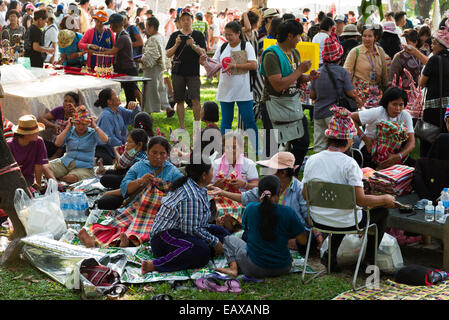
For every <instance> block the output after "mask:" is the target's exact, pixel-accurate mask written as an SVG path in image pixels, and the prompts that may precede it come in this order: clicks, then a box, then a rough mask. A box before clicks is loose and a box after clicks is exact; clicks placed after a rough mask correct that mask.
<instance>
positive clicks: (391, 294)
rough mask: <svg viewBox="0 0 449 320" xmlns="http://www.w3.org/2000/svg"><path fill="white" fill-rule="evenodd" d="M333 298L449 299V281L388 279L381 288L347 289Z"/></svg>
mask: <svg viewBox="0 0 449 320" xmlns="http://www.w3.org/2000/svg"><path fill="white" fill-rule="evenodd" d="M333 300H449V281H444V282H442V283H440V284H438V285H434V286H408V285H405V284H399V283H396V282H394V281H391V280H387V281H385V282H383V283H381V284H380V286H379V289H367V288H365V289H362V290H359V291H357V292H354V291H347V292H344V293H342V294H340V295H338V296H337V297H335V298H334V299H333Z"/></svg>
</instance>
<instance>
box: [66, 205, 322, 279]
mask: <svg viewBox="0 0 449 320" xmlns="http://www.w3.org/2000/svg"><path fill="white" fill-rule="evenodd" d="M98 213H99V214H98ZM98 213H97V215H96V218H95V220H96V223H101V222H102V223H107V221H108V220H110V219H113V216H114V211H106V210H104V211H101V213H100V212H98ZM88 220H90V222H89V221H88V222H86V224H85V227H88V226H89V225H90V224H91V223H92V220H91V219H88ZM67 243H69V244H71V245H77V246H81V242H80V240H79V238H78V237H77V236H74V237H73V238H71V239H70V241H67ZM99 251H100V252H103V253H106V254H114V253H119V252H122V250H121V248H114V247H109V248H100V249H99ZM290 253H291V256H292V260H293V261H292V269H291V271H290V272H292V273H298V272H302V270H303V266H304V258H303V257H302V256H301V255H300V254H299V253H298V252H297V251H293V250H291V251H290ZM153 258H154V257H153V254H152V252H151V247H150V245H149V244H148V243H144V244H142V245H141V246H140V247H138V248H137V251H136V253H135V254H133V255H127V260H128V263H127V265H126V269H125V272H124V273H123V275H122V278H121V281H122V282H123V283H136V284H137V283H147V282H157V281H173V280H188V279H199V278H203V277H207V276H208V275H211V274H212V273H213V272H214V269H215V268H225V267H227V265H228V264H227V262H226V259H225V258H224V257H218V258H215V259H213V260H211V261H209V263H208V265H207V266H205V267H204V268H202V269H195V270H183V271H178V272H169V273H160V272H150V273H147V274H145V275H142V273H141V262H142V261H143V260H153ZM306 273H308V274H314V273H315V271H314V270H313V269H312V268H311V267H310V266H307V269H306Z"/></svg>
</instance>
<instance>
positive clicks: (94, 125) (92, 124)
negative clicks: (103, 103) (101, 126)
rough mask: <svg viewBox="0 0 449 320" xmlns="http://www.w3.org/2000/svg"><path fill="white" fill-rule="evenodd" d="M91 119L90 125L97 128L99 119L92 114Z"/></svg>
mask: <svg viewBox="0 0 449 320" xmlns="http://www.w3.org/2000/svg"><path fill="white" fill-rule="evenodd" d="M89 119H90V126H91V127H92V128H94V129H96V128H97V120H96V119H95V118H94V117H92V116H89Z"/></svg>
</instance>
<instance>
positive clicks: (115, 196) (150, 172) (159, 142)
mask: <svg viewBox="0 0 449 320" xmlns="http://www.w3.org/2000/svg"><path fill="white" fill-rule="evenodd" d="M169 154H170V144H169V142H168V141H167V139H165V138H164V137H160V136H156V137H153V138H151V139H150V142H149V143H148V152H147V155H148V160H143V161H139V162H137V163H135V164H134V165H133V166H132V167H131V168H130V169H129V170H128V172H127V173H126V175H125V177H124V178H123V180H122V182H121V183H120V189H116V190H112V191H108V192H106V193H105V194H104V195H103V197H102V198H101V199H99V200H98V203H97V206H98V208H99V209H104V210H115V209H117V208H119V207H120V206H121V205H122V204H123V201H124V200H125V199H127V202H128V204H129V203H130V202H133V201H134V198H135V196H136V194H138V193H139V192H140V191H142V189H143V188H144V187H145V186H146V185H147V184H148V183H149V182H150V181H151V179H152V178H153V177H154V178H159V179H161V180H162V181H164V182H165V181H168V182H173V181H175V180H176V179H178V178H180V177H181V176H182V174H181V172H180V171H179V170H178V168H176V167H175V166H174V165H173V164H172V163H171V162H170V161H168V155H169Z"/></svg>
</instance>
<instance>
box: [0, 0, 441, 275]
mask: <svg viewBox="0 0 449 320" xmlns="http://www.w3.org/2000/svg"><path fill="white" fill-rule="evenodd" d="M0 1H1V0H0ZM21 6H22V5H21V3H20V2H17V1H15V0H13V1H12V2H11V3H9V4H8V8H7V10H6V16H5V20H6V21H8V23H7V24H6V22H5V24H4V25H3V29H2V38H3V39H7V37H8V36H9V37H12V36H13V35H14V34H21V35H22V36H23V38H24V41H25V44H24V50H25V56H28V57H30V60H31V65H32V66H37V67H39V66H40V67H42V65H43V63H44V62H45V61H50V63H56V64H58V63H59V64H64V65H68V66H78V67H82V66H84V65H87V66H88V67H92V68H94V67H95V66H97V65H98V61H96V59H97V57H98V56H97V55H95V53H96V52H102V53H105V54H109V55H114V56H115V57H116V59H115V65H114V69H115V71H117V72H120V73H125V74H128V75H137V74H139V70H140V71H141V72H143V74H144V75H145V76H148V77H151V78H152V79H153V81H151V82H150V83H149V84H147V86H148V87H147V88H146V90H145V96H144V97H143V96H142V93H141V92H140V90H139V88H138V86H137V85H136V84H135V83H126V84H124V85H123V90H124V91H125V95H126V103H123V102H122V101H121V99H120V93H119V92H115V91H114V90H112V89H110V88H106V89H103V90H102V91H101V92H100V93H99V95H98V99H97V101H96V102H95V105H94V106H91V107H94V108H95V107H96V108H101V109H102V111H101V113H100V116H99V117H98V118H96V117H94V116H92V115H91V113H90V112H89V110H88V109H89V108H87V107H86V106H84V105H82V104H81V101H80V97H79V95H78V94H77V93H75V92H69V93H67V94H66V95H65V96H64V100H63V102H62V106H58V107H54V108H52V109H51V111H49V112H48V113H46V114H44V115H42V116H40V117H39V118H36V116H34V115H25V116H22V117H21V118H20V119H19V120H18V123H17V125H14V124H12V123H11V122H9V121H8V120H7V119H5V118H4V119H3V128H4V136H5V138H7V141H8V145H9V147H10V150H11V153H12V154H13V156H14V158H15V160H16V161H17V163H18V164H19V165H20V167H21V170H22V174H23V176H24V177H25V179H26V181H27V183H28V185H29V186H30V188H33V189H34V190H35V191H40V190H41V189H42V188H43V184H42V177H43V176H44V177H45V178H47V179H55V180H58V181H60V182H63V183H65V184H66V185H70V184H73V183H75V182H78V181H81V180H84V179H86V178H89V177H92V176H94V175H99V176H101V180H100V182H101V183H102V184H103V186H105V188H108V191H107V192H106V193H105V194H103V196H102V197H101V198H100V199H99V200H98V202H97V206H98V208H99V209H105V210H117V213H116V215H115V218H114V221H113V222H111V223H109V224H107V225H104V224H100V223H98V224H94V225H93V226H92V227H91V228H90V229H85V228H83V229H82V230H81V231H80V233H79V238H80V240H81V241H82V243H83V244H84V245H85V246H87V247H95V246H99V245H106V246H121V247H128V246H137V245H140V244H142V243H144V242H150V244H151V248H152V251H153V254H154V256H155V259H154V260H152V261H144V262H143V263H142V273H147V272H152V271H159V272H171V271H176V270H182V269H189V268H198V267H203V266H204V265H206V264H207V263H208V261H209V260H210V259H211V258H212V257H214V256H215V255H222V254H224V255H225V257H226V258H227V260H228V262H229V268H223V269H219V271H221V272H224V273H228V274H230V275H233V276H236V275H237V274H238V273H239V272H243V273H244V274H246V275H248V276H251V277H256V278H263V277H268V276H277V275H281V274H285V273H288V272H289V271H290V268H291V265H292V261H291V258H290V254H289V251H288V250H289V249H292V248H294V249H297V250H299V251H300V252H304V251H305V245H306V244H307V239H308V235H309V234H310V233H312V234H313V237H312V241H313V244H312V248H314V249H319V248H320V247H321V245H322V243H323V241H324V235H323V234H321V233H319V232H316V231H315V230H314V229H313V228H311V227H310V225H309V222H308V220H307V206H306V194H305V191H304V188H303V185H304V183H307V182H308V181H312V180H317V179H318V180H321V181H326V182H333V183H340V184H346V185H351V186H353V187H354V188H355V194H356V199H357V204H358V205H359V206H360V207H371V208H372V207H376V208H377V209H376V210H372V212H371V214H372V220H371V221H372V222H373V221H374V222H375V223H376V224H377V226H378V233H379V234H378V243H377V244H374V243H373V241H374V240H373V239H374V238H371V237H370V239H369V240H368V243H369V246H370V247H369V250H368V252H367V255H366V261H367V262H368V264H371V263H372V262H373V259H374V257H373V253H374V250H373V248H374V246H375V245H379V243H380V241H381V240H382V236H383V234H384V232H385V228H386V219H387V215H388V210H387V209H389V208H393V207H395V206H396V204H395V198H394V197H393V196H392V195H368V194H365V191H364V186H363V182H362V177H363V173H362V170H361V168H362V167H371V168H374V169H376V170H378V169H384V168H388V167H390V166H392V165H395V164H403V165H407V166H413V165H414V159H412V158H411V153H412V151H413V150H414V149H415V144H416V138H415V132H414V121H415V122H416V118H419V117H420V115H418V116H417V115H416V114H417V113H418V114H421V113H422V114H423V120H424V121H427V122H430V123H432V124H434V125H436V126H441V127H440V129H441V133H442V134H441V135H440V137H439V138H438V139H436V140H435V142H433V143H432V141H426V140H422V139H420V156H421V157H427V156H429V155H430V156H432V155H436V154H438V155H441V154H443V155H444V154H446V155H447V152H439V151H441V150H442V149H444V148H447V141H448V139H447V135H448V134H447V132H448V128H449V108H448V109H447V111H446V106H448V105H449V51H448V49H449V22H448V19H447V17H446V18H444V19H443V20H442V21H441V24H440V29H439V30H437V31H435V32H434V33H433V34H432V33H431V32H430V27H429V25H428V23H429V22H427V23H426V21H419V25H416V26H414V25H413V23H412V21H411V20H410V19H407V17H406V15H405V13H404V12H397V13H391V14H390V13H388V14H386V15H385V20H384V21H383V22H380V21H379V22H378V23H376V21H374V22H373V23H372V24H368V23H364V22H363V18H360V19H358V20H357V18H356V16H355V14H354V13H353V12H349V13H348V14H338V15H333V14H332V13H329V14H325V13H324V12H320V13H318V14H317V17H316V19H315V20H312V19H311V18H309V15H310V10H308V9H304V10H303V11H302V12H301V13H296V14H293V13H285V14H283V15H281V14H280V12H279V11H278V10H277V9H274V8H260V9H251V10H249V11H247V12H240V11H238V10H226V11H224V12H216V11H214V10H213V9H209V10H206V11H205V12H201V11H200V10H199V8H198V7H197V6H195V5H191V6H187V7H185V8H181V9H178V10H176V9H170V11H169V19H168V22H167V23H166V24H165V25H164V26H161V25H160V22H159V20H158V18H157V17H156V16H153V14H152V12H151V10H146V11H145V9H144V8H134V6H133V1H128V2H127V5H126V4H125V6H124V7H117V6H116V3H114V1H112V0H107V1H106V2H105V5H104V6H103V7H98V8H92V7H91V6H90V5H89V0H80V2H79V5H78V4H70V5H69V6H68V7H65V5H63V4H62V3H58V1H57V0H55V1H54V4H50V5H47V6H45V5H42V4H36V3H28V4H26V5H24V6H23V10H22V7H21ZM1 15H2V14H1V13H0V16H1ZM415 22H416V21H415ZM109 25H110V28H109V27H108V26H109ZM50 28H54V30H55V32H53V31H51V30H50ZM162 28H163V30H162ZM42 29H43V31H42ZM6 31H8V32H7V33H6ZM47 37H48V38H47ZM50 37H51V38H50ZM10 39H11V40H12V38H10ZM265 39H276V40H277V44H276V45H272V46H270V47H268V48H267V49H266V50H263V48H264V40H265ZM301 41H309V42H312V43H317V44H318V47H319V68H318V69H317V70H310V69H311V66H312V63H311V61H304V60H303V59H302V58H301V55H300V53H299V51H298V50H297V45H298V43H299V42H301ZM208 55H209V56H208ZM217 64H218V65H219V66H220V67H221V68H218V69H216V70H215V71H216V73H218V74H219V80H218V90H217V96H216V101H217V103H218V104H217V103H215V102H213V101H208V102H205V103H204V104H203V105H201V103H200V89H201V85H202V83H201V79H200V70H201V68H200V66H201V65H203V66H204V68H205V69H206V70H210V68H213V67H214V66H216V65H217ZM219 69H221V70H220V71H217V70H219ZM209 76H210V77H214V76H215V74H210V75H208V77H209ZM423 89H425V91H426V94H425V99H423V98H422V97H423V94H422V91H423ZM305 97H307V98H309V99H311V100H312V101H313V107H312V110H311V113H310V115H311V117H310V118H311V120H312V121H313V141H312V142H311V141H310V137H309V134H308V126H309V125H311V124H312V123H310V122H309V121H308V119H307V117H306V116H305V115H304V112H303V102H304V99H305ZM185 103H187V104H188V105H189V106H190V107H191V108H192V110H193V116H194V120H195V125H194V137H193V148H189V147H185V146H184V145H183V143H182V141H181V142H180V141H179V140H177V139H176V137H174V136H172V135H170V137H166V136H164V135H163V134H160V133H156V134H155V132H154V131H155V130H154V128H153V126H154V125H157V124H156V123H154V120H153V117H152V116H151V113H158V112H161V111H162V110H164V111H165V112H166V114H167V117H172V116H173V115H174V114H175V112H176V113H177V115H178V119H179V128H180V129H181V131H183V130H184V131H185V128H186V126H185V112H186V109H185ZM235 104H237V107H238V110H239V114H240V116H241V119H242V122H243V127H244V130H238V131H236V132H233V131H232V130H230V129H232V122H233V120H234V117H235V115H234V108H235ZM122 105H123V106H122ZM49 107H52V106H49ZM256 107H257V108H256ZM175 110H176V111H175ZM256 110H257V112H255V111H256ZM220 115H221V116H220ZM259 116H260V117H261V119H262V123H263V128H264V129H265V130H268V132H270V134H269V135H268V137H265V138H266V140H272V141H271V142H273V141H274V142H275V143H274V145H275V148H274V149H276V151H275V152H273V149H270V148H271V147H270V148H268V147H267V146H272V145H273V144H272V143H270V142H267V141H265V144H264V147H263V146H262V143H261V141H260V139H259V138H260V137H259V134H258V127H257V124H256V120H257V119H258V118H259ZM220 118H221V124H218V122H219V121H220ZM201 122H202V123H203V125H202V127H203V128H202V129H201ZM443 122H444V123H445V125H441V123H443ZM384 127H388V129H389V130H390V131H388V134H387V135H385V134H384V135H382V134H381V133H382V132H383V131H382V128H384ZM196 129H201V130H196ZM271 129H276V130H271ZM269 130H271V131H269ZM158 132H160V131H158ZM245 135H247V136H248V140H249V144H250V145H251V146H252V148H253V149H254V150H255V151H256V152H255V154H256V156H257V158H256V159H252V158H251V157H249V156H248V153H246V152H245V145H244V136H245ZM184 142H185V141H184ZM311 144H312V145H313V149H314V152H315V153H314V154H313V155H311V156H310V157H309V158H308V159H307V161H305V158H306V154H307V152H308V150H309V148H310V145H311ZM392 145H393V147H391V146H392ZM354 148H356V149H358V150H360V153H361V154H362V157H361V158H360V159H359V158H356V157H353V153H351V150H353V149H354ZM189 149H190V150H189ZM279 150H281V151H279ZM438 150H439V151H438ZM437 151H438V152H437ZM198 154H200V157H197V155H198ZM178 158H184V159H187V164H186V165H184V166H183V165H180V162H179V161H178V160H177V159H178ZM263 159H266V160H263ZM444 160H448V161H449V158H447V159H444ZM107 165H109V166H112V169H111V168H108V169H105V166H107ZM257 165H259V166H261V167H262V168H263V169H264V170H265V171H264V172H265V174H264V175H262V174H259V172H258V170H257ZM302 165H303V179H302V181H300V180H299V179H298V176H299V172H300V170H301V166H302ZM95 167H98V169H97V171H96V172H95V171H94V170H95V169H94V168H95ZM222 199H228V200H229V201H230V203H233V204H238V205H241V206H242V207H243V208H244V211H243V214H242V216H241V220H238V219H235V218H232V217H231V216H227V215H226V216H224V217H218V216H217V214H216V210H215V212H214V210H213V208H214V205H215V203H218V202H220V201H222ZM310 211H311V215H312V219H313V221H314V225H316V226H318V227H322V228H326V227H331V228H334V229H335V230H348V229H350V228H354V217H353V215H352V214H353V213H351V212H348V210H337V209H329V208H320V207H312V208H310ZM358 220H359V222H361V221H365V220H366V213H365V212H364V211H362V210H360V211H359V212H358ZM238 230H241V231H243V234H240V236H236V235H235V233H236V231H238ZM341 241H342V237H332V246H331V247H332V252H330V253H329V254H330V255H331V256H332V260H331V261H332V263H333V265H332V266H331V269H332V270H333V271H338V270H339V267H338V265H337V259H336V253H337V250H338V247H339V245H340V243H341ZM326 261H327V260H326V259H324V260H323V263H327V262H326Z"/></svg>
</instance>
